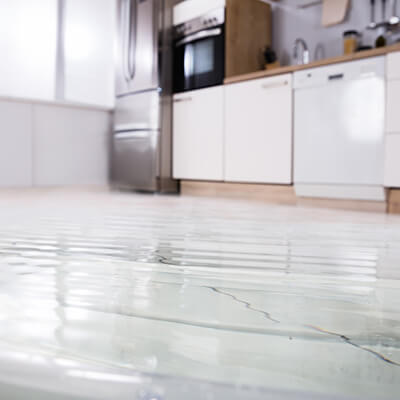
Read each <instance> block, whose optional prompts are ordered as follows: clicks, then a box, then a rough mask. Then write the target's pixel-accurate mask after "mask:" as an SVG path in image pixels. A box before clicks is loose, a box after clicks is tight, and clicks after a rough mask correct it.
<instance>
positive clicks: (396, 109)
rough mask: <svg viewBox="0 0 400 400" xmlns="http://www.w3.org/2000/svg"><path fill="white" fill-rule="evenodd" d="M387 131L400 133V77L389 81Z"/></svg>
mask: <svg viewBox="0 0 400 400" xmlns="http://www.w3.org/2000/svg"><path fill="white" fill-rule="evenodd" d="M386 132H387V133H400V79H399V80H394V81H388V82H387V94H386Z"/></svg>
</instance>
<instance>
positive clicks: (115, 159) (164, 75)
mask: <svg viewBox="0 0 400 400" xmlns="http://www.w3.org/2000/svg"><path fill="white" fill-rule="evenodd" d="M172 5H173V0H119V1H118V15H119V23H118V38H119V39H118V64H117V77H116V91H117V93H116V96H117V98H116V108H115V116H114V135H113V153H112V172H111V175H112V176H111V179H112V182H113V183H114V184H115V185H117V186H118V187H126V188H130V189H135V190H143V191H151V192H171V191H172V192H173V191H176V189H177V183H176V182H175V181H173V180H172V179H171V176H172V166H171V153H172V150H171V142H172V140H171V113H172V99H171V93H172V85H171V81H172V51H171V49H172V38H171V27H172Z"/></svg>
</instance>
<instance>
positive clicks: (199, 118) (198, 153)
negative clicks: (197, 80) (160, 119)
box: [173, 86, 224, 181]
mask: <svg viewBox="0 0 400 400" xmlns="http://www.w3.org/2000/svg"><path fill="white" fill-rule="evenodd" d="M223 122H224V91H223V87H222V86H218V87H214V88H209V89H202V90H196V91H192V92H188V93H183V94H178V95H175V96H174V110H173V130H174V133H173V136H174V138H173V174H174V178H176V179H197V180H215V181H220V180H223V135H224V132H223Z"/></svg>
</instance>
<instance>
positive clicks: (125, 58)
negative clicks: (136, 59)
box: [121, 0, 131, 82]
mask: <svg viewBox="0 0 400 400" xmlns="http://www.w3.org/2000/svg"><path fill="white" fill-rule="evenodd" d="M129 15H130V0H123V2H122V5H121V25H122V27H121V30H122V52H121V55H122V71H123V75H124V78H125V80H126V82H129V81H130V80H131V78H130V73H129V46H130V43H129V33H128V32H129V26H130V16H129Z"/></svg>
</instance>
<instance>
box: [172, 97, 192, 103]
mask: <svg viewBox="0 0 400 400" xmlns="http://www.w3.org/2000/svg"><path fill="white" fill-rule="evenodd" d="M183 101H192V98H191V97H182V98H181V99H174V103H182V102H183Z"/></svg>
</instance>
